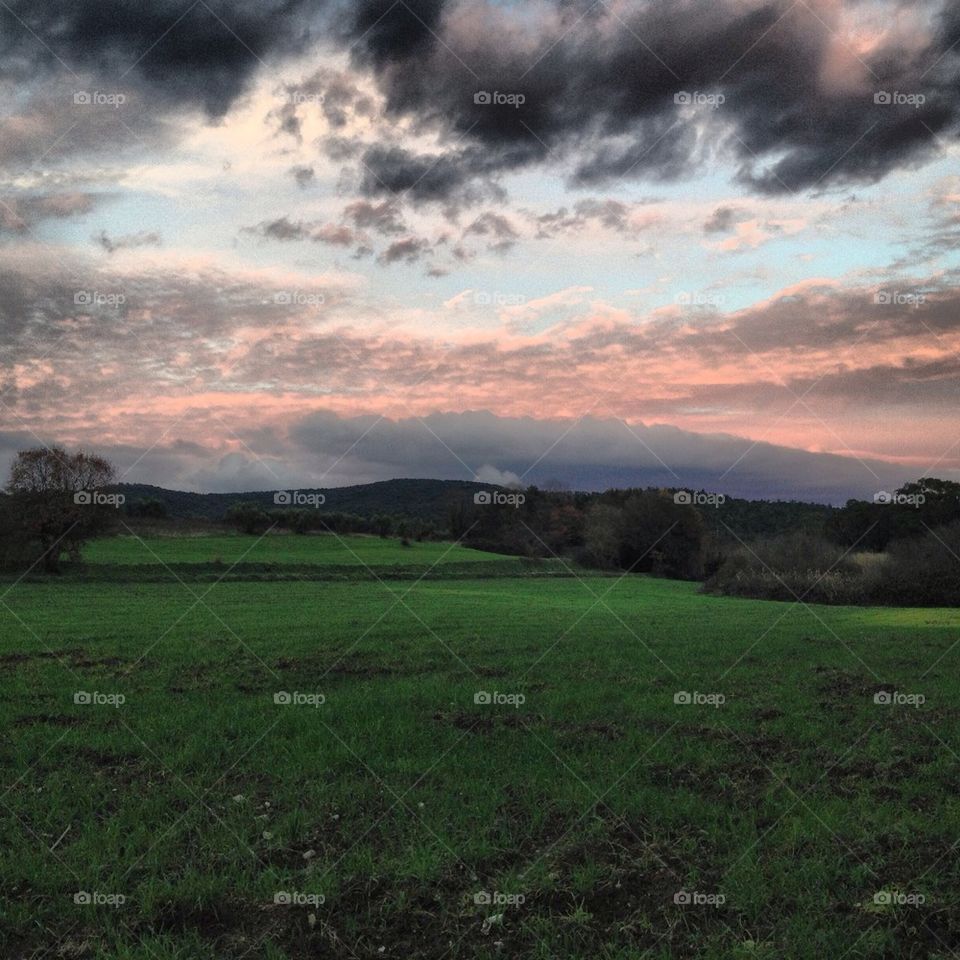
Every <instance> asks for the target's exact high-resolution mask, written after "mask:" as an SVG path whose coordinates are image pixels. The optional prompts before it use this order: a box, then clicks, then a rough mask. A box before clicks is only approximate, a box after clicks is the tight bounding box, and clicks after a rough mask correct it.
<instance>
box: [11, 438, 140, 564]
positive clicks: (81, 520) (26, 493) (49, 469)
mask: <svg viewBox="0 0 960 960" xmlns="http://www.w3.org/2000/svg"><path fill="white" fill-rule="evenodd" d="M114 477H115V471H114V468H113V465H112V464H111V463H110V462H109V461H108V460H105V459H104V458H103V457H98V456H95V455H93V454H88V453H83V452H82V451H80V452H78V453H73V454H71V453H67V451H66V450H63V449H62V448H60V447H35V448H34V449H32V450H21V451H20V452H19V453H18V454H17V457H16V459H15V460H14V462H13V464H12V466H11V468H10V480H9V482H8V484H7V493H9V494H10V497H11V501H12V503H11V506H12V507H13V511H14V513H15V515H16V516H17V519H18V525H19V527H20V531H21V534H22V535H23V536H24V537H26V538H29V539H31V540H35V541H36V542H37V544H38V545H39V552H40V559H42V562H43V567H44V569H45V570H46V571H47V572H49V573H56V572H57V570H58V569H59V566H60V555H61V554H62V553H63V552H64V551H66V552H67V553H69V555H70V558H71V560H76V559H79V556H80V546H81V544H82V543H83V542H84V541H85V540H88V539H89V538H90V537H92V536H95V535H96V534H97V533H100V532H102V531H103V530H104V529H106V527H107V526H109V522H110V520H109V518H110V517H111V515H112V514H113V512H114V511H113V509H112V508H113V507H115V506H116V505H118V504H119V503H122V502H123V501H122V497H118V496H116V495H113V496H107V495H105V494H103V493H102V490H103V488H104V487H106V486H108V485H109V484H110V483H112V482H113V480H114Z"/></svg>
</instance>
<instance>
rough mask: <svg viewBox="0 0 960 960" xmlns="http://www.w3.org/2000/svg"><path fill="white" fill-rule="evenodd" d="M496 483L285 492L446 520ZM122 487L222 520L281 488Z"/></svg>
mask: <svg viewBox="0 0 960 960" xmlns="http://www.w3.org/2000/svg"><path fill="white" fill-rule="evenodd" d="M494 487H495V485H494V484H489V483H487V484H484V483H476V482H474V481H470V480H380V481H377V482H376V483H362V484H358V485H356V486H352V487H288V488H286V492H288V493H292V492H294V491H296V492H298V493H301V494H304V495H308V496H309V495H312V494H322V495H323V497H324V501H325V502H324V503H323V504H322V505H321V506H318V507H317V508H316V509H317V510H320V511H324V512H327V513H352V514H356V515H357V516H361V517H372V516H376V515H377V514H382V513H385V514H390V515H392V516H401V517H409V518H410V519H417V520H431V521H433V522H434V523H438V524H443V523H446V521H447V519H448V516H449V511H450V509H451V508H452V507H454V506H456V505H457V504H461V503H463V501H464V500H465V499H468V500H470V501H471V502H472V500H473V495H474V494H475V493H477V492H479V491H480V490H491V489H493V488H494ZM117 489H118V490H119V491H120V492H121V493H123V495H124V496H125V497H126V498H127V502H128V503H130V502H132V501H134V500H159V501H160V502H161V503H163V504H164V506H166V508H167V515H168V516H170V517H172V518H175V519H203V520H222V519H223V516H224V514H225V513H226V512H227V510H228V508H229V507H230V505H231V504H234V503H237V502H241V501H243V502H252V503H257V504H259V505H260V506H261V507H263V508H264V509H273V508H274V507H276V506H278V505H277V504H276V502H275V500H274V497H275V495H276V494H277V492H278V491H277V490H258V491H254V492H250V493H188V492H186V491H182V490H167V489H165V488H164V487H155V486H152V485H151V484H148V483H121V484H119V485H118V487H117ZM311 509H312V508H311Z"/></svg>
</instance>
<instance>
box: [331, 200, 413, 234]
mask: <svg viewBox="0 0 960 960" xmlns="http://www.w3.org/2000/svg"><path fill="white" fill-rule="evenodd" d="M343 215H344V218H345V219H347V220H349V221H351V222H352V223H353V224H354V226H356V227H359V228H360V229H361V230H367V229H371V230H373V231H374V232H376V233H381V234H384V235H385V236H390V235H391V234H395V233H403V232H404V231H405V230H406V229H407V228H406V226H405V224H404V222H403V217H402V216H401V213H400V208H399V206H398V205H397V203H396V202H395V201H393V200H384V201H382V202H381V203H370V202H369V201H367V200H357V201H356V202H354V203H350V204H348V205H347V206H346V208H345V209H344V211H343Z"/></svg>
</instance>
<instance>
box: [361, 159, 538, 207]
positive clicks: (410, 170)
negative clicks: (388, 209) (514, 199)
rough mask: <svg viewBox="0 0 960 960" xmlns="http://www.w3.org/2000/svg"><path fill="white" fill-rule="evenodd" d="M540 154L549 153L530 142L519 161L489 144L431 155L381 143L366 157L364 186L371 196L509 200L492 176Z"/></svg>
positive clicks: (460, 201) (418, 200)
mask: <svg viewBox="0 0 960 960" xmlns="http://www.w3.org/2000/svg"><path fill="white" fill-rule="evenodd" d="M534 153H536V154H537V155H539V156H542V155H543V151H541V150H536V149H531V148H528V147H521V148H520V149H518V150H517V151H515V152H514V156H515V159H514V160H510V159H509V158H508V157H506V156H505V155H496V156H494V155H493V154H491V153H490V152H489V151H487V150H486V149H484V148H473V149H470V150H461V151H457V152H453V153H450V154H442V153H441V154H435V155H431V154H417V153H413V152H411V151H409V150H406V149H404V148H402V147H397V146H383V145H379V144H378V145H374V146H371V147H368V148H367V149H366V150H365V151H364V153H363V156H362V157H361V171H362V176H361V182H360V191H361V193H363V194H364V195H366V196H368V197H376V196H393V195H397V194H403V195H404V196H407V197H409V198H410V200H412V201H413V202H414V203H422V202H430V201H443V202H445V203H450V202H453V203H454V204H456V205H463V206H468V205H470V204H475V203H480V202H482V201H483V200H485V199H503V196H504V193H503V191H502V189H500V188H499V187H497V186H496V184H495V183H494V182H493V179H492V178H493V177H494V176H496V175H498V174H499V173H501V172H503V170H504V169H507V168H510V167H519V166H521V165H522V164H523V163H524V162H526V160H527V159H528V158H530V157H532V154H534Z"/></svg>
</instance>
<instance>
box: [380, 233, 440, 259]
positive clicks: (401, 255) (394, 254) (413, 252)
mask: <svg viewBox="0 0 960 960" xmlns="http://www.w3.org/2000/svg"><path fill="white" fill-rule="evenodd" d="M429 252H430V242H429V241H428V240H425V239H423V238H422V237H404V238H403V239H402V240H395V241H394V242H393V243H391V244H390V245H389V246H388V247H387V248H386V250H384V251H383V253H381V254H380V256H379V257H377V262H378V263H381V264H384V265H388V264H391V263H416V262H417V261H418V260H419V259H420V258H421V257H423V256H424V255H425V254H427V253H429Z"/></svg>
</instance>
